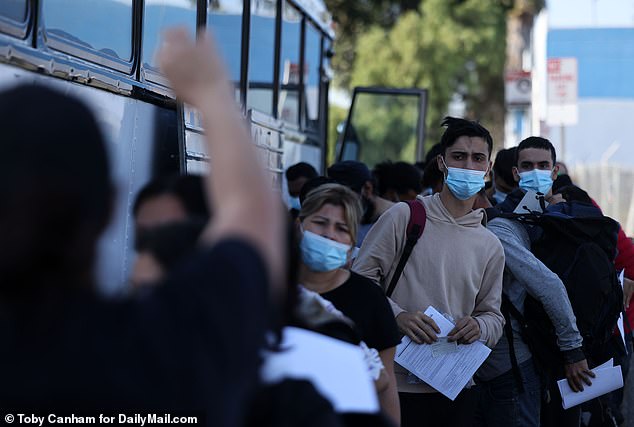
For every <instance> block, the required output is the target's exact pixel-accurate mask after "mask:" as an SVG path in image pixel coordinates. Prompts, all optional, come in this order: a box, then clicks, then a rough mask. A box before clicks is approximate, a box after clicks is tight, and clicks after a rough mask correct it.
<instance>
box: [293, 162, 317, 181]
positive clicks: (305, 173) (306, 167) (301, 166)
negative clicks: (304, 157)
mask: <svg viewBox="0 0 634 427" xmlns="http://www.w3.org/2000/svg"><path fill="white" fill-rule="evenodd" d="M285 175H286V180H287V181H295V180H296V179H298V178H302V177H304V178H308V179H311V178H315V177H317V176H319V174H318V173H317V170H316V169H315V168H314V167H312V165H310V164H308V163H306V162H299V163H296V164H294V165H293V166H291V167H289V168H288V169H286V172H285Z"/></svg>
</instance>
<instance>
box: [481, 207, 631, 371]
mask: <svg viewBox="0 0 634 427" xmlns="http://www.w3.org/2000/svg"><path fill="white" fill-rule="evenodd" d="M500 208H501V211H502V212H501V213H499V214H498V216H501V217H505V218H512V219H515V220H517V221H520V222H522V223H523V224H524V226H525V227H526V229H527V231H528V234H529V237H530V239H531V252H532V253H533V254H534V255H535V256H536V257H537V258H538V259H539V260H540V261H542V262H543V263H544V265H546V267H548V268H549V269H550V270H551V271H553V272H554V273H555V274H557V275H558V276H559V278H560V279H561V281H562V282H563V284H564V286H565V287H566V291H567V293H568V298H569V299H570V303H571V305H572V309H573V311H574V313H575V317H576V321H577V327H578V328H579V332H580V333H581V336H582V337H583V350H584V353H585V355H586V357H587V358H588V360H589V363H590V364H592V365H596V364H600V363H602V362H604V361H605V360H603V359H604V356H603V355H604V354H605V353H606V352H605V348H606V346H607V345H608V343H609V341H610V338H611V337H612V334H613V331H614V328H615V326H616V323H617V320H618V318H619V315H620V313H621V311H622V309H623V291H622V289H621V286H620V284H619V282H618V278H617V273H616V270H615V267H614V259H615V257H616V253H617V249H616V245H617V236H618V232H619V228H620V226H619V224H618V223H617V222H616V221H614V220H613V219H611V218H608V217H606V216H604V215H603V214H602V213H601V210H600V209H599V208H597V207H596V206H594V205H593V204H592V203H586V202H580V201H576V200H572V201H567V202H562V203H558V204H555V205H551V206H549V207H548V208H547V209H546V210H545V211H544V212H543V213H537V212H527V213H526V214H513V213H511V212H512V210H511V212H508V206H507V212H504V210H505V207H504V206H500ZM493 216H495V213H494V214H493ZM503 309H504V311H507V312H508V313H510V314H511V315H512V316H513V317H515V318H516V319H517V320H518V321H519V323H520V325H521V326H522V330H523V337H524V339H525V341H526V342H527V344H528V345H529V347H530V349H531V352H532V354H533V357H534V358H535V359H536V362H537V363H538V365H540V367H542V369H544V370H546V371H551V372H552V370H553V369H557V368H558V367H561V366H563V361H562V358H561V353H560V351H559V348H558V346H557V338H556V335H555V331H554V327H553V326H552V323H551V322H550V319H549V317H548V315H547V314H546V312H545V311H544V309H543V307H542V305H541V303H540V302H539V301H537V300H536V299H534V298H533V297H531V296H530V295H527V296H526V301H525V306H524V315H523V316H522V314H521V313H519V311H518V310H516V309H515V307H513V306H512V304H510V302H509V301H508V299H506V298H504V301H503ZM509 329H510V328H509ZM509 329H507V331H508V330H509Z"/></svg>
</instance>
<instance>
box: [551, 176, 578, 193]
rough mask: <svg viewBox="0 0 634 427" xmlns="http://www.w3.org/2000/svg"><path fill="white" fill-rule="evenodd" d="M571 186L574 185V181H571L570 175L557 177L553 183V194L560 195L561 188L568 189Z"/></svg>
mask: <svg viewBox="0 0 634 427" xmlns="http://www.w3.org/2000/svg"><path fill="white" fill-rule="evenodd" d="M570 185H574V184H573V182H572V179H570V176H569V175H566V174H563V175H559V176H557V178H555V181H553V188H552V190H553V194H557V193H559V190H560V189H561V188H564V187H568V186H570Z"/></svg>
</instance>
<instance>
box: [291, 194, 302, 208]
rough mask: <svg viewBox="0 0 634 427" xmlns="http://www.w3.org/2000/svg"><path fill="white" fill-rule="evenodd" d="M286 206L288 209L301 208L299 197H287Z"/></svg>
mask: <svg viewBox="0 0 634 427" xmlns="http://www.w3.org/2000/svg"><path fill="white" fill-rule="evenodd" d="M288 207H289V208H290V209H295V210H298V211H301V210H302V205H301V203H300V202H299V197H290V196H289V197H288Z"/></svg>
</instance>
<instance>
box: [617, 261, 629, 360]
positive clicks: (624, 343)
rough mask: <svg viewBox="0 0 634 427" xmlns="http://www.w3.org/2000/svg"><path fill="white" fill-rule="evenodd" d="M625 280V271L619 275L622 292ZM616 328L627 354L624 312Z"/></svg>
mask: <svg viewBox="0 0 634 427" xmlns="http://www.w3.org/2000/svg"><path fill="white" fill-rule="evenodd" d="M623 279H625V270H621V274H619V282H620V283H621V290H622V289H623ZM616 326H618V328H619V332H620V333H621V339H622V340H623V347H625V353H626V354H627V343H626V342H625V330H624V329H623V311H621V314H620V315H619V320H617V322H616Z"/></svg>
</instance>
